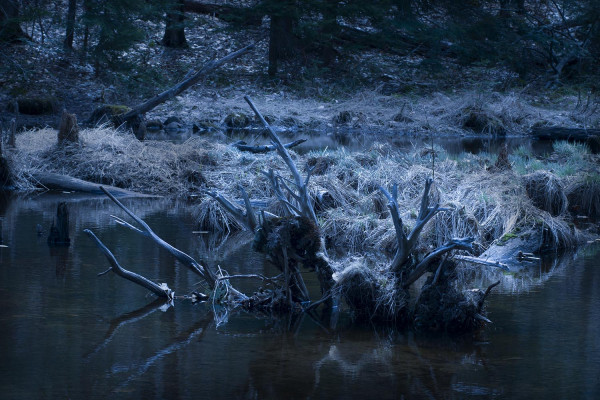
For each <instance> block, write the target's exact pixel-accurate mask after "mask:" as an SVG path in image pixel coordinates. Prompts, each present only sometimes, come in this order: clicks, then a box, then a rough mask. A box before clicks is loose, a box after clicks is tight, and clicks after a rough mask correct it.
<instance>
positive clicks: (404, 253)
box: [88, 97, 506, 332]
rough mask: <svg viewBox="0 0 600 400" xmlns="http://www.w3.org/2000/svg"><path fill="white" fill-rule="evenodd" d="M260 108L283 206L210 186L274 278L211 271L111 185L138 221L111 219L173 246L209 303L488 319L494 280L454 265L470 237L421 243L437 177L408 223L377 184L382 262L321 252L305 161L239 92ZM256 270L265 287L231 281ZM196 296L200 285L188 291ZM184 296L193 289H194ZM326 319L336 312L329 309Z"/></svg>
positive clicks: (425, 324)
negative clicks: (480, 279)
mask: <svg viewBox="0 0 600 400" xmlns="http://www.w3.org/2000/svg"><path fill="white" fill-rule="evenodd" d="M245 99H246V101H247V102H248V104H249V105H250V107H251V108H252V110H253V111H254V112H255V114H256V115H257V117H258V118H259V119H260V120H261V122H262V123H263V125H264V126H265V128H266V130H267V133H268V134H269V137H270V138H271V141H272V146H273V148H274V149H275V151H276V152H277V154H278V156H279V158H281V159H282V160H283V162H284V163H285V165H286V166H287V170H288V172H289V176H284V174H283V173H276V172H274V171H273V170H268V171H263V172H262V173H263V175H264V176H265V177H266V179H267V180H268V182H269V184H270V187H271V190H272V192H273V193H274V195H275V197H276V199H277V200H278V201H279V202H280V204H281V206H282V210H283V213H282V214H281V215H274V214H271V213H267V212H265V211H260V212H257V211H256V210H255V209H254V208H253V206H252V202H251V201H250V198H249V196H248V194H247V193H246V191H245V190H244V188H243V187H242V186H239V190H240V193H241V196H242V204H243V206H240V205H238V202H236V201H230V200H228V199H227V198H226V197H225V196H223V195H221V194H219V193H217V192H213V191H206V194H207V195H209V196H210V197H212V198H213V199H214V200H216V201H217V203H219V204H220V205H221V206H222V207H223V208H224V209H225V210H226V211H227V212H228V213H230V214H231V215H232V216H233V217H234V218H235V219H236V220H238V222H239V223H240V224H241V225H242V226H244V227H245V228H246V229H247V230H249V231H251V232H253V233H254V249H255V250H257V251H259V252H262V253H264V254H266V255H267V258H268V260H269V261H270V262H271V263H272V264H273V265H275V266H276V267H277V268H279V270H280V271H281V274H280V275H279V276H277V277H265V276H262V275H260V274H248V275H239V276H236V275H233V276H229V275H227V274H226V273H224V272H222V271H221V270H219V271H213V270H211V269H210V268H207V267H205V266H202V265H201V264H200V263H198V262H197V261H195V260H194V259H193V258H192V257H190V256H189V255H187V254H185V253H183V252H181V251H180V250H178V249H176V248H174V247H173V246H171V245H169V244H168V243H166V242H165V241H164V240H163V239H161V238H160V237H158V236H157V235H156V234H155V233H154V232H153V231H152V229H151V228H150V227H149V226H148V225H147V224H146V223H145V222H144V221H142V220H141V219H140V218H138V217H137V216H135V215H134V214H133V213H132V212H131V211H129V210H128V209H127V208H126V207H125V206H123V205H122V204H121V203H120V202H119V201H118V200H117V199H116V198H115V197H114V196H112V195H111V194H110V193H109V192H107V191H105V193H106V194H107V195H108V196H109V197H110V198H111V199H112V200H113V201H114V202H115V203H116V204H117V205H118V206H119V207H120V208H121V209H122V210H123V211H125V212H126V213H127V214H128V215H129V216H130V217H131V218H133V220H134V221H135V223H136V224H137V227H136V226H134V225H132V224H129V223H128V222H125V221H124V220H122V219H120V218H117V222H118V223H120V224H121V225H123V226H125V227H128V228H130V229H132V230H134V231H136V232H137V233H139V234H143V235H145V236H147V237H149V238H150V239H151V240H153V241H154V242H155V243H156V244H157V245H159V246H160V247H162V248H164V249H166V250H167V251H169V252H170V253H171V254H172V255H173V256H174V257H175V258H176V259H177V260H179V261H180V262H181V263H182V264H183V265H185V266H186V267H188V268H190V269H191V270H192V271H193V272H195V273H196V274H197V275H198V276H199V277H201V278H202V280H203V283H204V286H205V288H206V290H207V292H208V293H209V296H210V298H211V300H212V301H213V302H220V303H222V304H225V305H227V306H228V307H238V306H241V307H244V308H245V309H247V310H253V311H267V312H270V313H272V312H284V313H290V312H291V313H296V312H300V313H308V314H310V315H314V314H315V313H317V311H318V310H322V316H324V315H329V316H331V317H333V316H334V315H337V310H338V309H339V308H338V306H339V305H341V303H342V301H345V303H346V304H347V305H348V307H349V309H350V311H351V312H352V313H353V314H354V315H355V316H356V317H358V318H364V319H369V320H376V321H382V322H385V323H394V324H396V325H399V326H415V327H416V328H418V329H423V330H428V331H447V332H465V331H472V330H475V329H477V328H479V327H480V326H481V324H482V323H484V322H488V321H489V320H488V319H487V318H486V317H485V310H484V302H485V299H486V298H487V295H488V294H489V292H490V290H491V289H492V287H493V286H494V285H492V286H490V287H488V288H487V289H486V290H485V291H478V290H464V289H462V285H460V284H459V281H458V277H457V276H458V275H457V273H456V266H457V264H456V263H455V262H454V260H453V259H452V253H453V252H454V251H456V250H462V251H470V250H472V247H471V246H472V242H473V241H474V238H472V237H463V238H452V239H449V240H447V241H446V242H445V243H444V244H443V245H441V246H439V247H437V248H435V249H433V250H431V251H429V252H427V253H424V252H423V251H422V250H419V249H418V243H419V236H420V235H421V233H422V231H423V229H424V227H425V226H426V225H427V224H428V222H430V221H431V220H432V219H433V218H434V217H435V216H436V215H437V214H438V213H440V212H445V211H446V209H445V208H442V207H441V206H440V204H439V203H436V204H433V205H431V202H432V200H431V199H432V196H431V195H430V191H431V187H432V185H433V179H431V178H428V179H426V180H425V187H424V190H423V193H422V196H421V201H420V209H419V212H418V215H417V219H416V221H415V223H414V225H413V226H412V227H410V228H409V227H407V226H405V224H404V223H403V221H402V219H401V217H400V215H401V213H400V210H399V206H398V201H397V198H398V188H397V186H395V185H394V186H392V188H391V190H390V191H389V192H388V191H387V190H386V189H384V188H382V187H380V191H381V192H382V193H383V195H384V196H385V197H386V198H387V200H388V209H389V212H390V215H391V217H392V221H393V226H394V230H395V238H396V253H395V256H394V257H393V258H392V260H391V261H390V262H389V263H388V264H387V265H385V266H382V268H380V270H375V269H374V268H369V267H367V266H365V265H364V263H357V262H354V263H353V262H347V263H346V265H340V264H337V263H335V262H332V261H331V260H330V259H329V258H328V256H327V249H326V247H325V240H324V237H323V234H322V232H321V228H320V226H319V219H318V218H317V216H316V213H315V210H314V204H313V199H312V198H311V196H310V195H309V190H308V187H309V182H310V178H311V174H312V172H313V170H312V169H311V168H308V169H307V170H306V173H305V174H304V175H303V174H301V173H300V171H299V169H298V168H297V166H296V164H295V162H294V160H293V158H292V157H291V156H290V154H289V152H288V151H287V148H286V146H285V145H284V144H283V143H282V142H281V140H280V139H279V137H278V136H277V134H276V133H275V132H274V131H273V130H272V129H271V127H270V126H269V124H268V123H267V122H266V121H265V119H264V118H263V116H262V115H261V113H260V112H259V111H258V110H257V109H256V107H255V106H254V104H253V103H252V101H251V100H250V99H249V98H248V97H246V98H245ZM88 234H89V235H90V236H92V238H94V240H95V241H96V243H97V244H98V246H99V247H100V248H101V250H102V251H103V252H104V254H105V255H106V256H107V258H108V260H109V262H110V263H111V270H113V271H114V272H116V273H121V274H120V275H121V276H123V277H124V278H126V279H129V280H131V281H132V282H134V283H137V284H138V285H141V286H143V287H145V288H146V289H148V290H151V291H152V292H154V293H155V294H157V295H159V296H163V297H164V296H165V295H167V296H168V293H171V292H170V289H168V287H167V286H166V285H164V284H163V285H158V284H157V283H154V282H150V283H148V282H147V281H144V280H140V279H138V278H135V277H133V276H132V275H126V274H125V275H124V274H122V270H121V269H120V268H118V266H117V264H118V263H117V262H116V259H114V256H112V254H111V253H110V251H109V250H108V249H107V248H106V247H104V245H103V244H102V242H101V241H100V240H99V239H98V238H96V237H95V236H93V234H92V233H91V232H89V231H88ZM468 261H469V262H474V263H476V264H478V265H483V266H492V267H500V268H506V267H505V266H504V265H502V264H497V263H493V262H478V261H479V260H478V259H477V258H476V257H470V258H469V259H468ZM306 271H314V273H315V274H316V277H317V278H318V281H319V283H320V294H318V295H317V296H315V294H314V293H310V291H309V290H308V288H307V285H306V283H305V281H304V278H303V274H305V272H306ZM429 273H431V274H430V275H429V277H428V278H427V279H426V280H425V283H422V284H421V285H420V287H419V288H416V289H417V290H416V292H417V293H418V295H417V297H416V298H411V293H414V291H412V290H409V288H411V287H412V286H414V285H416V284H417V282H421V281H422V279H421V278H423V277H425V276H427V275H428V274H429ZM242 278H244V279H258V280H261V281H262V282H264V283H265V285H266V286H267V289H262V290H259V291H258V292H256V293H253V294H244V293H241V292H240V291H238V290H237V289H235V288H234V286H233V285H232V283H231V282H232V281H235V280H237V279H242ZM191 297H195V298H199V297H201V296H199V294H198V293H194V296H191ZM191 297H190V298H191ZM331 320H335V318H332V319H331Z"/></svg>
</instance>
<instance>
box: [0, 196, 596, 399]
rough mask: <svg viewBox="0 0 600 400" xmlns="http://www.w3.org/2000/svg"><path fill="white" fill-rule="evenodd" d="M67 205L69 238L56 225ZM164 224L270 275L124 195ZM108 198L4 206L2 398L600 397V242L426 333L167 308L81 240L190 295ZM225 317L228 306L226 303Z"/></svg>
mask: <svg viewBox="0 0 600 400" xmlns="http://www.w3.org/2000/svg"><path fill="white" fill-rule="evenodd" d="M65 197H66V198H68V199H69V207H70V210H71V226H72V245H71V246H70V247H69V248H66V249H49V248H48V246H47V245H46V234H44V235H42V236H41V237H38V235H37V233H36V225H37V224H41V225H42V226H43V227H44V228H45V230H46V231H47V229H48V227H49V225H50V223H51V220H52V217H53V215H54V213H55V212H56V206H57V204H58V202H59V201H60V200H64V199H65ZM126 204H128V205H129V206H130V207H131V208H132V209H133V210H134V211H135V212H136V213H138V214H139V215H140V216H142V217H143V218H145V219H146V220H147V222H149V223H150V225H152V226H153V227H155V229H156V231H157V233H159V234H160V235H161V236H163V237H164V238H165V239H166V240H168V241H169V242H171V243H173V244H174V245H176V246H177V247H179V248H181V249H182V250H184V251H188V252H189V253H190V254H192V255H193V256H195V257H197V258H199V259H202V260H204V262H207V263H211V264H212V265H217V264H218V265H220V266H221V267H222V268H225V269H227V270H228V271H229V272H230V273H236V272H241V271H243V272H252V271H254V272H262V271H263V270H264V268H265V267H264V265H263V260H262V259H261V257H259V256H256V255H254V254H253V253H251V252H249V251H248V248H247V247H242V248H241V249H240V248H239V246H235V245H232V242H236V241H237V242H239V241H241V240H242V239H240V238H239V237H233V238H230V239H229V240H228V243H225V244H221V242H220V241H218V240H211V239H210V238H205V237H203V235H198V234H192V233H191V232H192V231H194V230H195V229H196V227H195V226H194V223H193V221H192V220H191V218H190V217H189V215H187V213H186V212H185V211H184V209H183V208H182V207H178V206H177V205H175V204H173V203H170V202H165V201H162V200H156V199H154V200H152V199H144V200H130V201H126ZM110 214H117V215H121V214H120V212H119V210H117V209H116V207H115V206H113V205H112V204H111V203H109V202H107V201H106V200H104V199H86V198H77V197H75V196H73V195H69V196H52V195H42V196H39V197H36V198H12V199H3V200H2V201H0V216H1V217H2V222H3V226H2V240H3V244H4V245H5V246H7V247H3V248H0V327H1V329H0V349H1V351H2V353H1V355H2V362H1V363H0V398H2V399H4V398H5V399H46V398H73V399H84V398H85V399H96V398H98V399H104V398H136V399H141V398H143V399H178V398H182V399H183V398H195V399H204V398H206V399H208V398H211V399H212V398H227V399H229V398H255V399H262V398H276V399H287V398H332V399H347V398H383V399H387V398H390V399H392V398H394V399H400V398H406V399H413V398H414V399H421V398H431V399H443V398H450V399H454V398H455V399H464V398H475V399H478V398H498V399H500V398H510V399H532V398H540V399H578V398H581V399H597V398H600V247H599V246H595V247H588V248H586V249H583V250H581V251H580V252H578V253H577V254H576V255H572V256H570V257H568V258H567V259H566V260H565V261H562V262H556V263H555V264H553V266H552V267H551V268H548V269H543V270H541V271H537V272H536V271H533V273H532V276H533V278H531V283H533V285H532V286H531V287H530V289H529V290H523V289H521V291H520V293H518V294H511V293H509V292H504V293H496V294H494V295H493V296H492V297H491V299H490V304H489V311H490V317H491V318H492V319H493V320H494V322H495V323H494V324H493V325H492V326H490V327H489V328H488V329H487V330H486V331H485V332H483V333H482V334H481V336H480V337H478V338H476V339H474V340H473V339H460V340H458V339H449V338H428V337H423V336H422V335H415V334H412V333H406V332H394V331H391V330H385V329H375V328H373V327H358V328H357V327H354V328H350V323H349V321H348V320H347V318H342V320H341V321H340V323H339V324H338V327H337V329H336V330H335V331H331V332H327V331H325V330H324V329H322V328H321V327H319V326H318V325H317V324H316V323H315V322H314V321H312V320H310V319H309V318H306V319H304V320H299V321H281V320H280V321H273V320H268V319H261V318H257V317H255V316H252V315H247V314H243V313H238V314H235V313H234V314H232V315H229V317H228V322H226V323H221V322H223V320H222V318H224V317H223V315H221V314H218V317H219V318H217V320H216V319H215V315H214V314H213V312H212V307H211V306H210V305H207V304H198V305H193V304H191V303H190V302H188V301H183V300H180V301H176V302H175V305H174V307H170V308H166V307H164V308H163V309H161V308H160V306H161V304H160V303H156V302H153V299H152V297H151V296H149V295H147V294H146V293H145V291H144V290H143V289H141V288H139V287H137V286H133V285H132V284H130V283H129V282H126V281H124V280H122V279H120V278H118V277H116V276H114V275H113V274H108V275H106V276H103V277H100V278H98V277H96V274H97V273H98V272H101V271H103V270H105V269H106V267H107V263H106V261H105V259H104V257H103V256H102V255H101V254H100V253H99V251H98V250H97V249H96V248H95V247H94V245H93V243H92V242H91V241H90V240H89V239H88V238H87V236H85V235H84V234H82V230H83V229H85V228H90V229H92V230H94V231H95V232H96V233H97V235H98V236H99V237H100V238H102V240H104V241H105V243H106V244H107V245H108V247H109V248H111V249H112V250H113V251H114V253H115V254H116V255H117V257H118V258H119V260H120V261H121V262H122V264H123V265H124V266H125V267H127V268H129V269H132V270H136V271H140V272H142V271H143V272H144V274H146V275H147V276H149V277H152V278H154V279H155V280H156V281H158V282H168V283H169V286H170V287H171V288H174V289H175V290H176V291H177V292H180V293H181V294H184V293H188V292H189V291H191V289H192V288H194V285H195V284H196V282H197V279H196V278H195V277H194V276H192V275H190V274H189V273H188V272H186V271H184V270H182V269H181V268H177V265H176V263H175V262H174V261H173V259H172V258H171V257H170V256H169V255H167V254H165V253H164V252H163V251H159V250H158V249H157V248H156V247H155V246H154V245H153V244H152V243H150V242H148V241H147V240H146V239H144V238H142V237H140V236H139V235H136V234H135V233H133V232H131V231H128V230H126V229H124V228H122V227H119V226H117V225H116V224H115V223H114V222H112V221H111V218H110V216H109V215H110ZM218 311H219V310H217V312H218Z"/></svg>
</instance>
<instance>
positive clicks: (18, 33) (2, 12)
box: [0, 0, 30, 43]
mask: <svg viewBox="0 0 600 400" xmlns="http://www.w3.org/2000/svg"><path fill="white" fill-rule="evenodd" d="M19 17H20V11H19V1H18V0H0V42H9V43H15V42H19V41H20V40H22V39H30V38H29V35H27V34H26V33H25V32H24V31H23V29H21V25H20V24H19Z"/></svg>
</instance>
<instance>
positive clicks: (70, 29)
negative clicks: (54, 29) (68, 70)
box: [63, 0, 77, 50]
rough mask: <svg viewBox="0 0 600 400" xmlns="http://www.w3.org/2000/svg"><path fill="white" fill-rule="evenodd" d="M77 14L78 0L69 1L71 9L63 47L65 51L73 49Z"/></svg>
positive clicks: (69, 9)
mask: <svg viewBox="0 0 600 400" xmlns="http://www.w3.org/2000/svg"><path fill="white" fill-rule="evenodd" d="M76 14H77V0H69V8H68V10H67V29H66V35H65V41H64V42H63V47H64V48H65V49H69V50H72V49H73V37H74V35H75V15H76Z"/></svg>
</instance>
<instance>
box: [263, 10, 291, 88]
mask: <svg viewBox="0 0 600 400" xmlns="http://www.w3.org/2000/svg"><path fill="white" fill-rule="evenodd" d="M293 29H294V18H293V17H291V16H288V15H275V14H272V15H271V25H270V28H269V75H270V76H275V75H276V74H277V69H278V61H279V60H283V59H285V58H287V57H289V56H290V55H291V54H293V53H294V48H295V47H296V46H295V43H294V42H295V40H294V35H293Z"/></svg>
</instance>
